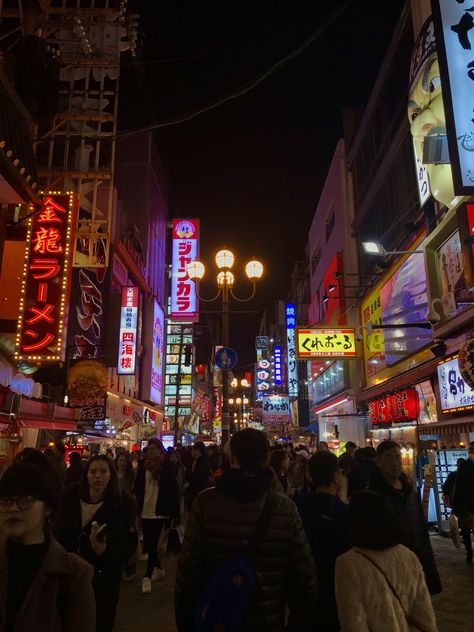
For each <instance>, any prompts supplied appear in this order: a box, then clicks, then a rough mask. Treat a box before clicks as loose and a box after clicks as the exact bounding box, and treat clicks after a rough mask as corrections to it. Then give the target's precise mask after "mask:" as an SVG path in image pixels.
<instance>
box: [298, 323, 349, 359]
mask: <svg viewBox="0 0 474 632" xmlns="http://www.w3.org/2000/svg"><path fill="white" fill-rule="evenodd" d="M296 339H297V356H298V358H299V359H300V360H309V359H311V358H355V357H356V356H357V353H356V337H355V329H330V328H326V329H297V330H296Z"/></svg>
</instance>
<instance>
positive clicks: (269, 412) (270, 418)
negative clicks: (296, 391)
mask: <svg viewBox="0 0 474 632" xmlns="http://www.w3.org/2000/svg"><path fill="white" fill-rule="evenodd" d="M262 416H263V423H264V424H287V423H290V402H289V398H288V395H264V396H263V406H262Z"/></svg>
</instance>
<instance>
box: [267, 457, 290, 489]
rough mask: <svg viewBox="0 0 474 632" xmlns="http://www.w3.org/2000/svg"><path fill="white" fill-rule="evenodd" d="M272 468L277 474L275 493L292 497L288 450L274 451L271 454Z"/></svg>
mask: <svg viewBox="0 0 474 632" xmlns="http://www.w3.org/2000/svg"><path fill="white" fill-rule="evenodd" d="M270 467H271V468H272V470H273V471H274V472H275V478H274V487H273V489H274V491H276V492H279V493H280V494H285V495H286V496H290V494H291V482H290V475H289V470H290V455H289V454H288V452H287V451H286V450H284V449H283V450H282V449H280V450H273V452H272V453H271V454H270Z"/></svg>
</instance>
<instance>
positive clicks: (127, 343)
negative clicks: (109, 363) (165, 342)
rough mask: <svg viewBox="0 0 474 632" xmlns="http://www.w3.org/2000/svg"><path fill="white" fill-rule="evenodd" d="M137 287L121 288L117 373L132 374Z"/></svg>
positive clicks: (135, 347)
mask: <svg viewBox="0 0 474 632" xmlns="http://www.w3.org/2000/svg"><path fill="white" fill-rule="evenodd" d="M138 297H139V294H138V288H137V287H124V288H122V305H121V310H120V338H119V353H118V364H117V373H118V374H119V375H134V373H135V364H136V356H137V324H138Z"/></svg>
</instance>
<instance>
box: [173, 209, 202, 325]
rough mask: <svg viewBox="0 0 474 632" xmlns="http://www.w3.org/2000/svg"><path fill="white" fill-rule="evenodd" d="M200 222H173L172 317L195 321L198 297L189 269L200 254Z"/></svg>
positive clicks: (180, 220)
mask: <svg viewBox="0 0 474 632" xmlns="http://www.w3.org/2000/svg"><path fill="white" fill-rule="evenodd" d="M198 237H199V220H197V219H175V220H173V235H172V238H173V246H172V271H171V316H172V318H186V319H187V320H194V319H195V318H196V315H197V311H198V306H197V297H196V287H195V285H194V281H192V280H191V279H190V278H189V275H188V270H187V267H188V265H189V264H190V263H191V262H192V261H195V259H196V257H197V253H198Z"/></svg>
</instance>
